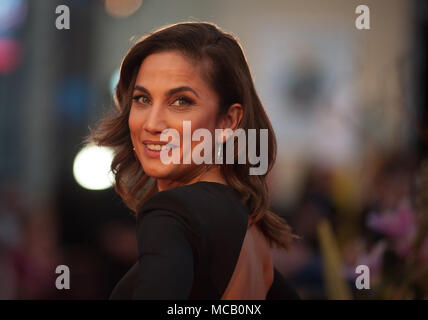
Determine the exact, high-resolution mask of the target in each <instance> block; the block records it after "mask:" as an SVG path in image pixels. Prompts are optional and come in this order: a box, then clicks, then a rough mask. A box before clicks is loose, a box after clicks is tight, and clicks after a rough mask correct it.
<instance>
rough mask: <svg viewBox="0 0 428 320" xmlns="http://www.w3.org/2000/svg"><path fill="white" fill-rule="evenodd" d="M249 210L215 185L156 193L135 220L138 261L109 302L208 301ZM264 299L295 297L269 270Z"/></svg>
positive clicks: (224, 277)
mask: <svg viewBox="0 0 428 320" xmlns="http://www.w3.org/2000/svg"><path fill="white" fill-rule="evenodd" d="M248 214H249V209H248V208H247V207H246V206H244V205H243V204H242V203H241V201H240V200H239V194H238V192H237V191H236V190H235V189H233V188H232V187H230V186H227V185H224V184H220V183H215V182H205V181H204V182H197V183H194V184H191V185H187V186H182V187H177V188H173V189H169V190H166V191H161V192H158V193H156V194H155V195H154V196H152V197H151V198H150V199H149V200H148V201H146V203H145V204H144V205H143V207H142V208H141V210H140V213H139V216H138V219H137V242H138V253H139V259H138V261H137V262H136V263H135V264H134V265H133V266H132V268H131V269H130V270H129V271H128V272H127V273H126V274H125V276H124V277H123V278H122V279H121V280H120V281H119V283H118V284H117V285H116V287H115V288H114V290H113V292H112V294H111V296H110V299H145V300H149V299H159V300H164V299H204V300H205V299H210V300H211V299H213V300H218V299H220V298H221V297H222V294H223V293H224V291H225V290H226V287H227V285H228V283H229V280H230V278H231V276H232V273H233V271H234V268H235V265H236V263H237V260H238V257H239V253H240V250H241V246H242V243H243V240H244V237H245V234H246V231H247V225H248ZM266 299H298V296H297V294H296V292H295V291H294V290H293V289H291V287H290V286H289V285H288V284H287V283H286V281H285V280H284V278H283V277H282V276H281V274H280V273H279V272H278V271H277V270H276V269H275V270H274V281H273V284H272V286H271V288H270V290H269V292H268V293H267V297H266Z"/></svg>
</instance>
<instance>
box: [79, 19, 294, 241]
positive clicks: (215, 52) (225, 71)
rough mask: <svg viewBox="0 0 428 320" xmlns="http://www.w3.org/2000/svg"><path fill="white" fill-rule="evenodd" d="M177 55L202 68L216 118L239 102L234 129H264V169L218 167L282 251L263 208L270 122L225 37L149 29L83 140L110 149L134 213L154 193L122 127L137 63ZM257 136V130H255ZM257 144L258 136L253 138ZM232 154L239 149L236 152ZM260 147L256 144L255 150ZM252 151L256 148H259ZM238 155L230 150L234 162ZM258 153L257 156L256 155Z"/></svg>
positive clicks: (271, 156)
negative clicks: (109, 105)
mask: <svg viewBox="0 0 428 320" xmlns="http://www.w3.org/2000/svg"><path fill="white" fill-rule="evenodd" d="M162 51H163V52H164V51H178V52H180V53H182V54H183V55H184V56H186V57H187V58H189V59H191V60H192V61H194V62H195V63H199V64H200V66H201V67H202V69H201V70H203V71H202V76H203V78H204V80H205V81H207V83H208V84H209V85H211V87H212V88H214V90H215V91H216V92H217V94H218V97H219V114H220V113H225V112H227V110H228V108H229V106H230V105H232V104H234V103H240V104H241V105H242V106H243V116H242V119H241V121H240V123H239V125H238V127H239V128H243V129H244V130H245V132H248V131H247V130H248V129H268V170H267V172H266V174H264V175H249V168H250V165H249V161H248V159H247V161H246V164H238V163H237V161H235V163H234V164H223V165H221V172H222V174H223V175H224V178H225V179H226V181H227V183H228V184H229V185H230V186H232V187H233V188H234V189H236V190H237V191H238V192H239V193H240V195H241V197H242V202H243V203H244V204H246V205H247V206H248V207H249V208H250V212H251V213H250V215H249V220H250V223H251V224H253V223H256V224H257V225H258V227H259V228H260V230H261V231H262V232H263V234H264V235H265V237H266V238H267V240H268V241H269V243H270V245H271V247H273V246H276V247H279V248H288V247H289V245H290V242H291V240H292V239H293V238H294V237H295V236H294V235H293V234H292V232H291V229H290V227H289V226H288V224H287V223H286V222H285V220H284V219H283V218H281V217H280V216H278V215H276V214H275V213H273V212H271V211H270V210H269V206H270V198H269V192H268V186H267V181H266V176H267V174H268V173H269V172H270V171H271V169H272V166H273V164H274V162H275V158H276V152H277V150H276V148H277V147H276V138H275V134H274V131H273V128H272V125H271V122H270V120H269V118H268V116H267V114H266V112H265V109H264V107H263V105H262V103H261V101H260V99H259V97H258V95H257V93H256V90H255V87H254V84H253V80H252V76H251V73H250V70H249V68H248V64H247V60H246V58H245V56H244V53H243V50H242V47H241V45H240V44H239V42H238V40H237V39H236V38H235V37H233V36H232V35H231V34H228V33H226V32H224V31H222V30H221V29H220V28H219V27H218V26H216V25H215V24H212V23H206V22H183V23H178V24H173V25H168V26H166V27H163V28H160V29H157V30H155V31H154V32H152V33H149V34H147V35H146V36H144V37H143V38H141V39H140V40H139V41H137V42H136V43H135V44H134V45H133V46H132V47H131V49H130V50H129V51H128V53H127V54H126V56H125V58H124V60H123V61H122V65H121V70H120V79H119V82H118V85H117V88H116V91H115V96H114V98H115V99H114V100H115V105H116V108H113V109H112V110H111V113H110V114H107V115H106V116H105V117H103V118H102V119H101V120H100V121H99V122H98V123H97V125H96V127H95V128H94V129H91V128H90V130H91V134H90V135H89V136H88V138H87V139H86V141H87V142H92V143H95V144H97V145H99V146H108V147H112V148H113V150H114V158H113V161H112V164H111V169H112V172H113V174H114V175H115V185H114V188H115V190H116V192H117V193H118V194H119V195H120V196H121V197H122V199H123V201H124V202H125V204H126V205H127V207H128V208H130V209H131V210H132V211H134V212H135V214H137V215H138V211H139V209H140V208H141V206H142V205H143V203H144V202H145V201H146V200H147V199H148V198H149V197H150V196H151V195H153V194H154V193H156V192H157V184H156V181H155V180H154V179H153V178H151V177H149V176H147V175H146V174H145V173H144V171H143V168H142V166H141V164H140V163H139V161H138V160H137V158H136V157H135V155H134V151H133V146H132V142H131V137H130V129H129V126H128V118H129V113H130V108H131V104H132V92H133V89H134V85H135V80H136V77H137V74H138V71H139V67H140V65H141V63H142V61H143V60H144V59H145V58H146V57H147V56H149V55H150V54H153V53H157V52H162ZM256 131H257V135H259V134H260V130H256ZM257 140H259V136H257ZM236 147H237V146H236V144H235V151H239V150H237V148H236ZM258 147H259V148H260V146H258ZM259 148H258V149H259ZM238 153H239V152H235V160H236V158H237V157H238ZM259 154H260V153H259Z"/></svg>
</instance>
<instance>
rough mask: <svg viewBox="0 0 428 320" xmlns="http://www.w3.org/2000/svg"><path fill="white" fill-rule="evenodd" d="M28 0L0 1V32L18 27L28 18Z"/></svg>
mask: <svg viewBox="0 0 428 320" xmlns="http://www.w3.org/2000/svg"><path fill="white" fill-rule="evenodd" d="M27 12H28V4H27V1H26V0H0V31H2V32H4V31H8V30H9V29H11V28H14V27H18V26H19V25H20V24H21V23H22V22H23V21H24V20H25V18H26V17H27Z"/></svg>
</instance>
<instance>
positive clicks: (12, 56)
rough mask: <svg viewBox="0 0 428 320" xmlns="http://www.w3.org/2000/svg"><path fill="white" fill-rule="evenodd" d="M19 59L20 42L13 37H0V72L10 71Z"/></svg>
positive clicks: (6, 72)
mask: <svg viewBox="0 0 428 320" xmlns="http://www.w3.org/2000/svg"><path fill="white" fill-rule="evenodd" d="M21 59H22V44H21V42H19V41H17V40H15V39H8V38H0V74H10V73H12V72H13V71H14V70H15V69H16V67H17V66H18V64H19V63H20V61H21Z"/></svg>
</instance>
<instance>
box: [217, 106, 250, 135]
mask: <svg viewBox="0 0 428 320" xmlns="http://www.w3.org/2000/svg"><path fill="white" fill-rule="evenodd" d="M243 114H244V110H243V107H242V105H241V104H239V103H234V104H232V105H231V106H230V107H229V109H228V110H227V112H226V114H224V115H222V116H221V118H220V121H219V124H218V126H219V128H221V129H232V130H233V131H235V130H236V129H237V128H238V126H239V123H240V122H241V119H242V116H243Z"/></svg>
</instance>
